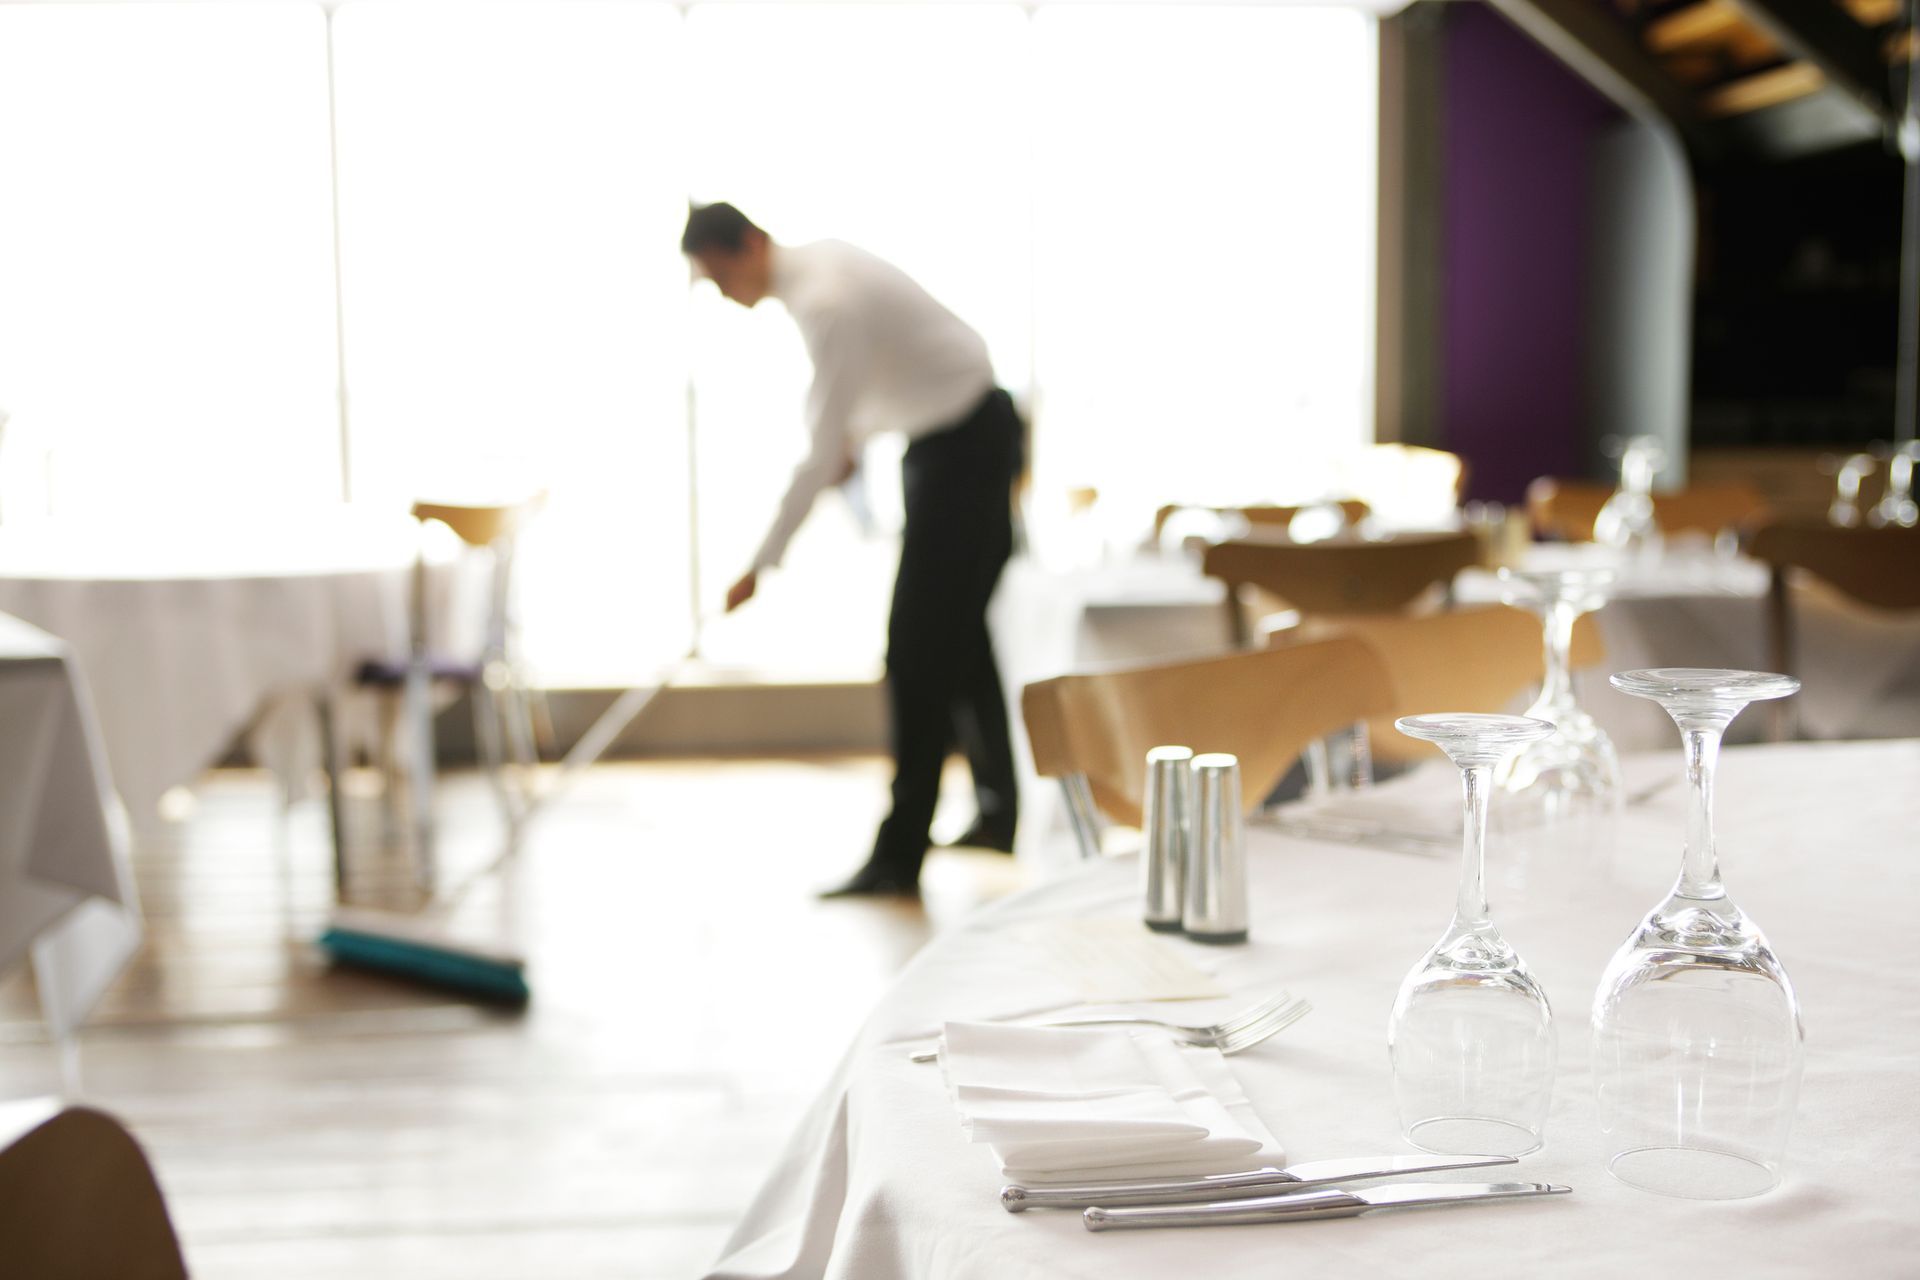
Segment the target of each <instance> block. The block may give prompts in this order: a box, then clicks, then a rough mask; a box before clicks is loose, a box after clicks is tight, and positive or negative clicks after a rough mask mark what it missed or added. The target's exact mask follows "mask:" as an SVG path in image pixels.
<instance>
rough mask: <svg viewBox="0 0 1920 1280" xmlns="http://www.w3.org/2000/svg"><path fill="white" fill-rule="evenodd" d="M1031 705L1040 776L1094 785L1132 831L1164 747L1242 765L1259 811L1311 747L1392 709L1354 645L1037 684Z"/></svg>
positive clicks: (1379, 675) (1366, 653)
mask: <svg viewBox="0 0 1920 1280" xmlns="http://www.w3.org/2000/svg"><path fill="white" fill-rule="evenodd" d="M1020 704H1021V711H1022V713H1023V715H1024V717H1025V719H1026V724H1027V737H1028V740H1029V742H1030V743H1031V744H1032V747H1033V762H1034V767H1035V768H1036V770H1037V771H1038V772H1039V773H1040V775H1041V776H1042V777H1048V778H1063V779H1065V778H1071V777H1075V776H1083V777H1084V778H1085V779H1086V782H1087V785H1088V787H1089V788H1090V790H1091V791H1092V795H1093V800H1094V803H1095V804H1096V805H1097V806H1098V807H1099V809H1100V810H1101V811H1102V812H1103V813H1105V814H1106V815H1107V816H1108V817H1110V818H1112V819H1113V820H1114V821H1116V822H1119V823H1123V824H1125V825H1128V826H1138V825H1139V823H1140V806H1141V801H1142V798H1143V795H1144V790H1145V786H1146V755H1147V752H1148V751H1149V750H1151V749H1152V748H1154V747H1157V746H1165V745H1170V744H1178V745H1182V746H1189V747H1192V748H1193V749H1194V750H1195V751H1196V752H1209V751H1225V752H1230V753H1232V754H1233V755H1235V756H1238V757H1239V758H1240V772H1241V795H1242V797H1243V799H1244V801H1245V803H1246V805H1247V807H1248V808H1249V809H1252V808H1254V807H1256V806H1257V805H1259V803H1260V802H1261V801H1262V800H1263V799H1265V798H1266V796H1267V793H1268V792H1270V791H1272V790H1273V788H1274V786H1275V785H1276V784H1278V783H1279V781H1280V779H1281V778H1282V777H1284V776H1285V775H1286V772H1287V770H1288V769H1289V768H1291V767H1292V765H1293V762H1294V760H1295V759H1297V758H1298V757H1299V755H1300V753H1301V751H1302V750H1303V749H1304V748H1305V747H1306V746H1307V744H1308V743H1310V742H1312V741H1314V740H1315V739H1317V738H1320V737H1322V736H1324V735H1326V734H1329V733H1331V732H1333V731H1334V730H1336V729H1339V728H1342V727H1344V726H1346V725H1350V724H1352V723H1353V722H1354V721H1356V720H1363V719H1366V718H1368V717H1370V716H1375V715H1380V714H1384V713H1385V712H1387V711H1388V710H1389V709H1390V707H1391V705H1392V704H1391V686H1390V685H1389V683H1388V679H1387V673H1386V669H1385V668H1384V666H1382V664H1381V662H1380V659H1379V657H1378V656H1377V655H1376V654H1375V653H1374V652H1373V650H1372V649H1371V648H1369V647H1368V646H1367V644H1366V643H1365V642H1364V641H1361V640H1359V639H1356V638H1353V637H1345V636H1339V637H1334V638H1331V639H1327V640H1323V641H1318V642H1313V643H1306V644H1296V645H1289V646H1287V647H1286V648H1282V649H1267V650H1260V651H1257V652H1252V653H1236V654H1230V655H1228V656H1226V657H1220V658H1203V659H1199V660H1196V661H1189V662H1175V663H1165V664H1158V665H1154V666H1145V667H1132V668H1127V669H1123V670H1112V671H1099V672H1088V673H1085V674H1076V675H1065V676H1056V677H1054V678H1053V679H1051V680H1042V681H1039V682H1038V683H1036V684H1030V685H1028V686H1027V687H1026V689H1025V690H1023V691H1022V694H1021V699H1020Z"/></svg>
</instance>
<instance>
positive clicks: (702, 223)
mask: <svg viewBox="0 0 1920 1280" xmlns="http://www.w3.org/2000/svg"><path fill="white" fill-rule="evenodd" d="M749 231H757V232H759V233H760V234H761V235H765V234H766V232H764V231H760V228H759V227H756V226H754V225H753V221H752V219H750V218H748V217H747V215H746V214H744V213H742V212H740V211H739V210H738V209H736V208H734V207H733V206H732V205H730V204H728V203H726V202H725V201H724V200H723V201H719V202H716V203H714V204H696V205H693V206H691V207H689V208H688V210H687V229H686V230H685V231H684V232H682V233H681V236H680V252H682V253H705V252H707V251H708V250H710V249H719V250H721V251H722V252H724V253H738V252H740V250H742V249H744V248H745V247H746V243H747V233H748V232H749Z"/></svg>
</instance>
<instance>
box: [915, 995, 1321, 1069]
mask: <svg viewBox="0 0 1920 1280" xmlns="http://www.w3.org/2000/svg"><path fill="white" fill-rule="evenodd" d="M1312 1012H1313V1006H1312V1005H1311V1004H1309V1003H1308V1002H1307V1001H1305V1000H1301V999H1297V998H1296V997H1294V996H1291V995H1289V994H1287V993H1286V992H1284V991H1282V992H1281V993H1280V994H1279V995H1277V996H1275V997H1273V998H1272V999H1271V1000H1262V1001H1260V1002H1259V1003H1258V1004H1254V1005H1249V1006H1248V1007H1247V1008H1245V1009H1242V1010H1241V1011H1240V1012H1239V1013H1236V1014H1234V1015H1233V1016H1232V1017H1231V1018H1227V1019H1224V1020H1222V1021H1220V1022H1210V1023H1207V1024H1205V1025H1203V1026H1198V1027H1192V1026H1186V1025H1184V1024H1182V1023H1178V1022H1162V1021H1160V1020H1159V1019H1158V1018H1142V1017H1138V1016H1130V1015H1120V1016H1114V1017H1105V1018H1051V1019H1049V1020H1047V1021H1045V1022H1028V1023H1022V1024H1021V1025H1023V1026H1030V1027H1154V1028H1157V1029H1159V1030H1161V1031H1166V1032H1169V1033H1171V1034H1172V1036H1173V1038H1174V1039H1175V1040H1178V1041H1179V1042H1180V1043H1181V1044H1191V1045H1198V1046H1199V1047H1201V1048H1203V1049H1218V1050H1219V1051H1220V1052H1221V1053H1223V1054H1234V1053H1239V1052H1240V1051H1241V1050H1243V1049H1251V1048H1253V1046H1254V1045H1257V1044H1259V1043H1260V1042H1261V1041H1262V1040H1265V1039H1266V1038H1267V1037H1269V1036H1271V1035H1274V1034H1275V1033H1276V1032H1279V1031H1284V1030H1285V1029H1286V1028H1288V1027H1290V1026H1292V1025H1293V1024H1294V1023H1296V1022H1298V1021H1300V1019H1302V1018H1304V1017H1306V1016H1307V1015H1308V1014H1309V1013H1312ZM939 1056H940V1053H939V1051H938V1050H937V1049H928V1050H924V1051H922V1052H920V1053H916V1054H914V1055H913V1057H912V1061H914V1062H932V1061H933V1060H934V1059H936V1058H938V1057H939Z"/></svg>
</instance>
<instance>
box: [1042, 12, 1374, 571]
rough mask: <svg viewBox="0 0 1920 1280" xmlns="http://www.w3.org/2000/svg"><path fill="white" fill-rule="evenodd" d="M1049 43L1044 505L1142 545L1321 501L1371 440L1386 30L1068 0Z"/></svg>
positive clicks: (1348, 19) (1324, 17)
mask: <svg viewBox="0 0 1920 1280" xmlns="http://www.w3.org/2000/svg"><path fill="white" fill-rule="evenodd" d="M1033 33H1034V38H1035V41H1036V48H1035V53H1034V57H1035V60H1036V64H1037V75H1036V84H1037V87H1038V94H1039V104H1038V109H1037V110H1036V113H1035V127H1036V130H1037V150H1038V159H1037V164H1036V167H1035V186H1036V209H1037V216H1036V226H1035V230H1034V260H1035V262H1036V264H1037V267H1036V276H1035V285H1036V290H1037V297H1036V301H1035V314H1036V316H1037V317H1038V321H1037V322H1038V334H1037V356H1036V362H1037V374H1038V378H1039V383H1040V393H1041V396H1040V403H1039V421H1038V424H1037V427H1036V441H1035V469H1036V487H1037V489H1038V491H1040V492H1041V493H1043V494H1044V493H1059V492H1063V491H1064V490H1065V489H1066V488H1067V487H1069V486H1090V487H1093V488H1097V489H1098V490H1099V491H1100V494H1101V505H1102V508H1103V509H1105V510H1107V511H1108V512H1109V513H1110V518H1111V515H1112V514H1114V513H1115V509H1116V508H1118V513H1117V514H1120V515H1122V516H1124V517H1127V518H1128V519H1126V520H1125V521H1123V522H1124V523H1127V524H1128V527H1138V528H1139V529H1141V530H1142V531H1144V529H1145V528H1146V523H1147V517H1148V515H1149V514H1150V513H1151V512H1152V510H1153V509H1154V508H1155V507H1156V506H1158V505H1159V504H1160V503H1163V502H1167V501H1175V500H1185V501H1242V500H1252V499H1262V498H1273V499H1286V498H1290V497H1310V496H1315V495H1317V494H1318V492H1319V491H1320V489H1321V488H1322V486H1323V485H1324V484H1325V483H1326V482H1327V481H1328V480H1329V479H1330V473H1329V471H1328V467H1327V465H1326V460H1327V459H1328V458H1329V457H1330V456H1331V455H1332V454H1334V453H1335V452H1337V451H1339V450H1342V449H1350V448H1352V447H1353V446H1356V445H1358V444H1360V443H1362V442H1363V441H1364V440H1365V439H1366V438H1367V436H1368V426H1367V423H1368V416H1367V413H1368V403H1369V402H1368V398H1367V397H1368V394H1369V392H1368V383H1369V374H1368V369H1369V364H1368V351H1369V347H1370V342H1371V327H1370V326H1371V318H1372V306H1371V300H1372V292H1373V283H1372V282H1373V272H1372V253H1373V207H1374V189H1375V188H1374V183H1375V178H1374V156H1375V136H1374V66H1373V27H1372V23H1371V21H1370V20H1369V19H1367V18H1365V17H1364V16H1362V15H1360V14H1357V13H1352V12H1346V11H1341V10H1337V9H1309V8H1282V7H1249V6H1239V7H1213V8H1209V7H1204V6H1145V5H1141V6H1128V5H1116V6H1085V7H1082V6H1077V5H1067V6H1057V7H1049V8H1042V9H1041V10H1040V11H1039V12H1038V13H1037V14H1036V15H1035V17H1034V20H1033ZM1041 514H1042V515H1046V514H1050V513H1049V512H1042V513H1041ZM1045 532H1046V530H1045V528H1044V527H1043V529H1042V530H1041V535H1042V536H1044V534H1045Z"/></svg>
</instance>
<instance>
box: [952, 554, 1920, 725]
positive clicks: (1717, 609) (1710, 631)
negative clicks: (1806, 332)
mask: <svg viewBox="0 0 1920 1280" xmlns="http://www.w3.org/2000/svg"><path fill="white" fill-rule="evenodd" d="M1512 567H1513V568H1515V569H1518V570H1522V571H1553V570H1560V569H1568V568H1595V567H1611V568H1612V569H1613V570H1614V574H1615V582H1614V584H1613V586H1612V588H1611V589H1610V590H1609V591H1607V592H1606V593H1605V597H1604V604H1603V606H1602V607H1599V608H1598V610H1597V613H1596V616H1595V621H1596V622H1597V623H1598V625H1599V628H1600V635H1601V639H1602V641H1603V642H1604V644H1605V647H1606V653H1607V658H1606V671H1624V670H1630V669H1636V668H1645V667H1653V666H1658V665H1689V666H1702V667H1727V668H1739V669H1747V670H1753V669H1759V668H1762V667H1765V666H1766V665H1768V663H1769V661H1770V656H1769V653H1768V650H1767V620H1766V618H1767V615H1766V609H1767V582H1768V571H1767V568H1766V566H1765V565H1762V564H1760V563H1759V562H1758V561H1755V560H1752V559H1749V558H1747V557H1745V556H1742V555H1739V554H1737V553H1733V554H1730V553H1727V552H1725V551H1723V550H1715V549H1714V547H1713V545H1712V544H1711V543H1710V542H1708V541H1707V540H1706V539H1704V538H1697V539H1693V538H1685V537H1680V538H1674V539H1670V540H1668V541H1667V542H1666V543H1665V544H1663V545H1661V546H1659V547H1658V548H1655V549H1653V550H1650V551H1647V552H1644V553H1641V554H1637V555H1629V554H1625V553H1622V552H1620V551H1617V550H1615V549H1613V548H1608V547H1602V546H1597V545H1593V544H1549V543H1539V544H1533V545H1530V546H1528V547H1526V548H1525V549H1524V552H1523V554H1522V556H1521V558H1520V560H1519V562H1518V563H1517V564H1515V565H1514V566H1512ZM1792 591H1793V594H1794V598H1795V605H1796V608H1795V612H1796V616H1797V618H1798V619H1799V626H1800V644H1799V650H1798V652H1799V659H1798V660H1799V662H1800V663H1801V664H1802V666H1801V670H1800V671H1799V672H1798V673H1797V674H1799V676H1800V677H1801V679H1802V680H1803V681H1804V682H1805V683H1806V689H1805V691H1804V692H1803V693H1802V694H1801V695H1800V696H1799V697H1798V698H1797V699H1796V700H1795V705H1794V708H1793V710H1794V714H1795V716H1796V718H1797V720H1798V723H1799V724H1800V726H1801V728H1802V730H1803V732H1804V733H1805V734H1806V735H1807V736H1810V737H1816V738H1829V739H1843V738H1866V737H1876V738H1877V737H1904V736H1908V735H1910V734H1912V733H1913V732H1914V726H1915V725H1916V724H1920V621H1917V620H1915V619H1913V618H1911V617H1903V616H1900V615H1895V614H1887V613H1882V612H1879V611H1875V610H1872V609H1867V608H1864V607H1863V606H1860V605H1857V604H1854V603H1853V602H1851V601H1848V600H1846V599H1844V598H1842V597H1841V596H1840V595H1839V594H1838V593H1837V592H1834V591H1832V590H1830V589H1828V588H1826V587H1825V586H1823V585H1822V584H1820V583H1817V582H1799V581H1796V582H1795V583H1794V584H1793V587H1792ZM1454 595H1455V598H1456V599H1457V600H1458V601H1459V602H1461V603H1463V604H1474V603H1494V602H1500V601H1507V600H1510V599H1512V596H1513V590H1512V586H1511V584H1509V583H1506V582H1503V581H1502V580H1501V579H1500V578H1499V576H1498V574H1497V573H1496V572H1495V571H1494V570H1492V569H1484V570H1482V569H1468V570H1466V571H1464V572H1462V573H1461V574H1460V575H1459V576H1458V577H1457V578H1456V579H1455V582H1454ZM1224 600H1225V594H1224V591H1223V589H1222V587H1221V584H1220V583H1219V582H1217V581H1215V580H1212V579H1209V578H1206V577H1203V576H1202V575H1201V573H1200V569H1199V566H1198V564H1197V563H1196V562H1195V561H1194V560H1193V559H1192V558H1190V557H1189V556H1187V555H1185V554H1182V553H1178V552H1172V553H1161V552H1148V553H1143V554H1140V555H1138V556H1133V557H1129V558H1120V559H1115V560H1114V561H1112V562H1110V563H1107V564H1103V565H1101V566H1100V567H1099V568H1098V569H1097V570H1094V571H1085V572H1078V573H1066V572H1056V571H1049V570H1047V569H1046V568H1044V567H1043V566H1041V565H1038V564H1034V563H1030V562H1026V561H1016V562H1015V563H1014V564H1012V565H1010V566H1009V567H1008V570H1007V574H1006V578H1005V582H1004V583H1003V585H1002V587H1001V589H1000V592H999V594H998V595H997V596H996V597H995V600H994V604H993V609H992V612H991V615H990V617H991V620H992V622H993V630H994V643H995V651H996V652H997V653H998V654H999V655H1000V659H1001V664H1002V668H1003V674H1004V675H1005V677H1006V679H1007V684H1008V687H1009V688H1010V689H1018V688H1020V687H1021V686H1022V685H1024V684H1027V683H1031V682H1032V681H1035V680H1041V679H1045V678H1047V677H1050V676H1054V675H1058V674H1059V673H1060V672H1062V671H1070V670H1083V669H1086V668H1088V667H1091V666H1098V665H1101V664H1107V663H1127V662H1148V661H1159V660H1171V659H1174V658H1180V657H1193V656H1197V655H1200V654H1205V653H1218V652H1222V651H1224V650H1226V649H1228V648H1230V647H1231V645H1232V639H1231V631H1230V628H1229V626H1228V621H1227V613H1226V608H1225V605H1224V603H1223V602H1224ZM1605 674H1606V672H1605V671H1601V672H1598V673H1594V672H1579V673H1576V674H1575V676H1574V680H1575V683H1576V685H1577V686H1579V687H1580V689H1581V692H1583V693H1585V692H1587V691H1588V690H1587V687H1586V686H1588V685H1592V684H1595V683H1596V682H1597V681H1599V680H1601V679H1603V678H1604V676H1605ZM1515 709H1516V710H1517V709H1518V708H1515ZM1587 710H1588V712H1589V713H1590V714H1591V715H1592V716H1593V718H1594V719H1595V720H1596V722H1597V723H1598V724H1599V726H1600V728H1602V729H1603V730H1604V731H1605V732H1606V733H1607V735H1608V736H1609V738H1610V739H1611V741H1612V742H1613V745H1614V746H1615V747H1616V748H1617V749H1618V750H1621V751H1646V750H1655V749H1659V748H1661V747H1664V746H1666V745H1668V744H1669V743H1670V742H1671V741H1672V732H1673V731H1672V726H1671V724H1670V723H1669V722H1668V721H1667V720H1666V718H1665V716H1664V715H1663V714H1662V713H1661V711H1660V709H1659V708H1658V707H1656V706H1653V705H1651V704H1649V703H1641V702H1635V701H1633V700H1631V699H1627V698H1611V697H1609V698H1605V699H1602V698H1590V699H1588V705H1587ZM1761 730H1762V723H1761V718H1760V717H1758V716H1755V717H1752V718H1751V721H1750V722H1742V723H1741V724H1740V725H1739V726H1738V728H1737V730H1736V736H1737V737H1740V738H1743V739H1745V740H1754V739H1757V738H1758V737H1760V736H1761Z"/></svg>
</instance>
